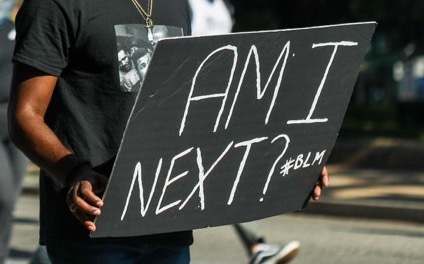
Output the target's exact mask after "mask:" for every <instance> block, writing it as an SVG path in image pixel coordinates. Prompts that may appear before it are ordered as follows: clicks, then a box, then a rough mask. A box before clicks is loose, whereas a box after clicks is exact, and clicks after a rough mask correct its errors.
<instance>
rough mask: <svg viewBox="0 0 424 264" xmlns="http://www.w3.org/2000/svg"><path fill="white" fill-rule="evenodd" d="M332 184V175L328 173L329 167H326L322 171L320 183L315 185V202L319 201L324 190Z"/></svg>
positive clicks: (313, 193)
mask: <svg viewBox="0 0 424 264" xmlns="http://www.w3.org/2000/svg"><path fill="white" fill-rule="evenodd" d="M329 182H330V174H329V172H328V169H327V167H325V166H324V168H323V169H322V171H321V174H320V177H319V179H318V181H317V182H316V184H315V187H314V189H313V190H312V194H311V196H312V199H313V200H315V201H318V200H319V197H320V196H321V194H322V191H323V189H324V188H326V187H328V185H329Z"/></svg>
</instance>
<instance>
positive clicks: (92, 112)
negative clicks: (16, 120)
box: [13, 0, 192, 245]
mask: <svg viewBox="0 0 424 264" xmlns="http://www.w3.org/2000/svg"><path fill="white" fill-rule="evenodd" d="M139 2H140V4H141V5H142V6H143V7H144V9H147V6H148V0H139ZM152 19H153V23H154V25H155V27H154V28H152V29H151V30H149V31H148V30H147V28H146V27H145V24H144V22H145V21H144V18H143V16H142V15H141V14H140V13H139V12H138V11H137V9H136V7H135V6H134V5H133V3H132V1H131V0H124V1H123V0H72V1H71V0H25V1H24V4H23V6H22V8H21V9H20V11H19V13H18V16H17V19H16V27H17V38H16V48H15V53H14V56H13V60H14V61H15V62H19V63H23V64H27V65H30V66H32V67H35V68H37V69H39V70H42V71H44V72H46V73H48V74H52V75H55V76H58V77H59V79H58V83H57V85H56V88H55V91H54V94H53V97H52V100H51V102H50V105H49V108H48V110H47V113H46V116H45V120H46V123H47V124H48V125H49V127H50V128H51V129H52V130H53V131H54V132H55V133H56V134H57V136H58V137H59V139H60V140H61V141H62V143H63V144H64V145H65V146H66V147H67V148H69V149H70V150H71V151H72V152H74V153H75V154H76V155H77V156H78V157H80V158H82V159H84V160H86V161H88V162H89V163H90V164H91V165H92V166H93V167H95V168H96V169H98V170H100V171H101V172H102V173H104V174H107V175H109V173H110V169H111V164H112V163H113V159H114V157H115V155H116V153H117V150H118V147H119V144H120V142H121V138H122V134H123V131H124V128H125V125H126V121H127V118H128V116H129V114H130V111H131V109H132V106H133V103H134V100H135V97H136V95H137V93H136V92H137V91H138V90H139V89H140V85H141V83H142V80H143V75H144V71H145V65H144V63H143V62H145V61H146V60H148V58H149V56H151V53H152V50H153V48H154V45H155V41H156V39H157V37H158V36H163V35H166V34H171V35H173V36H175V35H182V34H184V35H189V34H190V18H189V7H188V5H187V2H186V1H185V0H154V1H153V9H152ZM146 58H147V59H146ZM40 188H41V192H40V194H41V214H40V220H41V242H44V241H45V240H47V239H69V238H71V239H72V238H75V239H80V238H88V232H87V231H85V229H84V228H83V226H82V225H81V224H80V223H78V222H77V221H76V220H75V218H74V217H73V216H71V214H70V213H69V210H68V208H67V206H66V205H65V194H66V190H64V189H62V190H57V188H56V189H55V185H54V183H53V182H52V181H51V180H50V179H48V177H46V175H44V173H42V175H41V183H40ZM138 239H142V240H143V241H153V242H160V243H167V244H169V243H172V244H184V245H187V244H190V243H192V236H191V232H180V233H176V234H164V235H158V236H149V237H142V238H138Z"/></svg>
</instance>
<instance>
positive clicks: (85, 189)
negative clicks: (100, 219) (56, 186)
mask: <svg viewBox="0 0 424 264" xmlns="http://www.w3.org/2000/svg"><path fill="white" fill-rule="evenodd" d="M66 202H67V204H68V207H69V210H70V211H71V213H72V215H74V216H75V218H77V219H78V221H79V222H81V223H82V224H83V225H84V226H85V227H86V228H87V229H88V230H89V231H90V232H94V231H96V226H95V224H94V218H95V217H96V216H98V215H100V213H101V211H100V207H101V206H103V201H102V200H101V199H100V198H99V197H98V196H97V195H96V194H95V193H94V192H92V186H91V183H90V182H88V181H81V182H78V183H76V184H75V185H74V186H73V187H71V188H70V189H69V192H68V194H67V197H66Z"/></svg>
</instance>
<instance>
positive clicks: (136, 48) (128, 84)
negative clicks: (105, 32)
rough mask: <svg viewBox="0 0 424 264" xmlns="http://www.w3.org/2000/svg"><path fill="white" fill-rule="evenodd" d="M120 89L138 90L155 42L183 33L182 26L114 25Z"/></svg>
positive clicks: (124, 90)
mask: <svg viewBox="0 0 424 264" xmlns="http://www.w3.org/2000/svg"><path fill="white" fill-rule="evenodd" d="M115 34H116V43H117V52H118V54H117V55H118V56H117V59H118V70H119V81H120V89H121V91H123V92H138V91H139V90H140V88H141V85H142V83H143V81H144V79H145V76H146V73H147V69H148V66H149V63H150V60H151V58H152V55H153V50H154V49H155V47H156V44H157V42H158V41H159V40H160V39H162V38H166V37H178V36H182V35H183V30H182V28H177V27H169V26H163V25H157V26H156V25H155V26H154V27H152V28H146V26H145V25H143V24H127V25H116V26H115Z"/></svg>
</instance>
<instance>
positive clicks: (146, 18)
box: [131, 0, 153, 28]
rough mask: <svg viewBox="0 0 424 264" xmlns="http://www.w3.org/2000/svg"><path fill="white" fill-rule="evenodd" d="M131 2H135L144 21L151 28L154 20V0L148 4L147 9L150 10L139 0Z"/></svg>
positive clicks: (150, 0)
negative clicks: (145, 8)
mask: <svg viewBox="0 0 424 264" xmlns="http://www.w3.org/2000/svg"><path fill="white" fill-rule="evenodd" d="M131 2H132V3H133V4H134V6H135V8H137V10H138V12H139V13H140V15H142V16H143V18H144V21H145V22H146V27H147V28H151V27H153V20H152V11H153V0H149V5H148V6H147V9H148V10H149V12H146V10H144V8H143V7H142V6H141V5H140V3H139V2H138V1H137V0H131Z"/></svg>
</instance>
